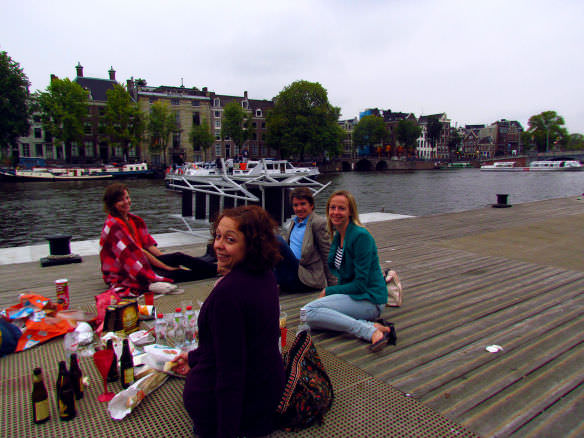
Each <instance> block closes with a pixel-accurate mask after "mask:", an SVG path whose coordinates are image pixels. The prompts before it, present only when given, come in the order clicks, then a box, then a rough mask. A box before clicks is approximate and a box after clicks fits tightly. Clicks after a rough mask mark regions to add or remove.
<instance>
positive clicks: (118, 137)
mask: <svg viewBox="0 0 584 438" xmlns="http://www.w3.org/2000/svg"><path fill="white" fill-rule="evenodd" d="M106 95H107V101H106V104H105V116H104V117H105V123H106V128H105V134H106V137H107V138H108V139H109V141H110V144H118V145H121V146H122V147H123V149H124V153H125V155H127V153H128V147H129V145H130V144H132V145H138V144H139V143H140V139H141V138H142V134H143V131H144V123H143V117H142V113H141V112H140V110H139V108H138V105H137V104H136V102H134V101H133V100H132V98H131V97H130V94H129V93H128V92H127V91H126V89H125V88H124V87H123V86H122V85H120V84H114V87H113V88H112V89H110V90H108V91H107V92H106Z"/></svg>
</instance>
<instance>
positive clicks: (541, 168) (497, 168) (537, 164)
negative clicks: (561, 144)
mask: <svg viewBox="0 0 584 438" xmlns="http://www.w3.org/2000/svg"><path fill="white" fill-rule="evenodd" d="M481 170H485V171H491V172H562V171H563V172H565V171H572V172H573V171H580V170H584V167H583V166H582V164H581V163H580V162H579V161H576V160H544V161H532V162H531V163H529V166H527V167H522V166H515V162H514V161H497V162H494V163H493V164H484V165H482V166H481Z"/></svg>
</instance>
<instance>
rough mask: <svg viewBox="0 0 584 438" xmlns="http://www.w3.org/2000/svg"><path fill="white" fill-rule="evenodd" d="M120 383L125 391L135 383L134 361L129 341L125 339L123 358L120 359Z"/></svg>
mask: <svg viewBox="0 0 584 438" xmlns="http://www.w3.org/2000/svg"><path fill="white" fill-rule="evenodd" d="M120 383H121V384H122V388H124V389H126V388H127V387H128V386H130V385H131V384H132V383H134V360H133V359H132V353H130V344H128V340H127V339H124V346H123V348H122V356H121V357H120Z"/></svg>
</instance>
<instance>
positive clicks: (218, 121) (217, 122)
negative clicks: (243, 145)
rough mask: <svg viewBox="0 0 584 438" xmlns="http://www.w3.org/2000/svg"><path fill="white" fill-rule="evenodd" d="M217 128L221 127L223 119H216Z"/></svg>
mask: <svg viewBox="0 0 584 438" xmlns="http://www.w3.org/2000/svg"><path fill="white" fill-rule="evenodd" d="M215 128H221V120H215Z"/></svg>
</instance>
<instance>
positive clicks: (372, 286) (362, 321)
mask: <svg viewBox="0 0 584 438" xmlns="http://www.w3.org/2000/svg"><path fill="white" fill-rule="evenodd" d="M326 216H327V223H328V227H329V231H330V233H331V235H332V237H333V240H332V244H331V248H330V252H329V257H328V265H329V268H330V270H331V272H332V273H333V274H334V275H336V276H337V278H338V284H336V285H334V286H327V287H326V288H324V289H323V290H322V292H321V293H320V298H318V299H316V300H314V301H312V302H310V303H308V304H307V305H306V306H305V307H304V309H305V310H306V322H307V324H308V325H309V326H310V327H311V328H314V329H322V330H334V331H338V332H344V333H350V334H352V335H354V336H356V337H358V338H360V339H363V340H365V341H367V342H370V343H371V345H370V346H369V349H370V350H371V351H379V350H381V349H382V348H384V347H385V346H386V345H389V344H394V345H395V342H396V334H395V329H394V327H393V324H391V323H387V322H386V321H383V320H378V318H379V316H380V314H381V311H382V309H383V307H384V305H385V303H386V301H387V288H386V284H385V279H384V278H383V273H382V272H381V267H380V265H379V256H378V254H377V245H376V244H375V240H374V239H373V236H371V234H370V233H369V231H367V229H366V228H365V227H363V225H362V224H361V222H360V221H359V212H358V211H357V203H356V202H355V198H354V197H353V195H352V194H351V193H350V192H348V191H346V190H339V191H337V192H335V193H333V194H332V195H331V196H330V198H329V199H328V201H327V205H326ZM376 320H377V321H376ZM374 321H375V322H374Z"/></svg>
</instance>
